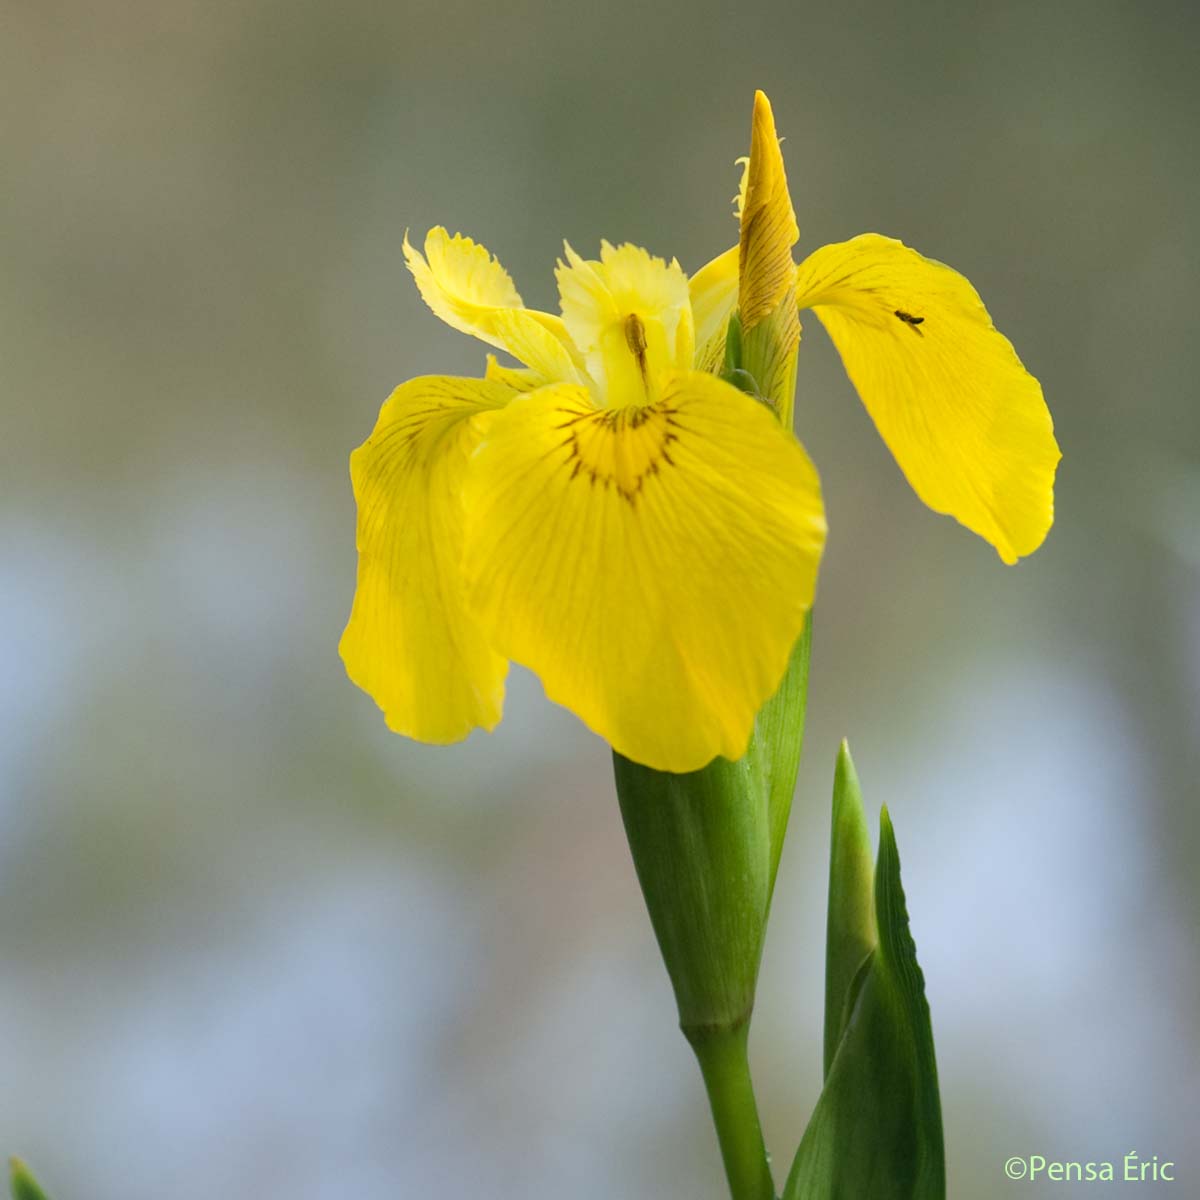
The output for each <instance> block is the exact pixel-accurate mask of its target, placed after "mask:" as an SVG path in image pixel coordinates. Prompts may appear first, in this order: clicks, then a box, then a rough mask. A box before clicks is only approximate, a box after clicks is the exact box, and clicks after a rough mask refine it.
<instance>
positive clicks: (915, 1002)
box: [783, 809, 946, 1200]
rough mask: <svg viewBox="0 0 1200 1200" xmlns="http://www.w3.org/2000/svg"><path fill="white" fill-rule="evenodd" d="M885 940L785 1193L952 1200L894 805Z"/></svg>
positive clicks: (882, 902)
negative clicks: (896, 831) (894, 825)
mask: <svg viewBox="0 0 1200 1200" xmlns="http://www.w3.org/2000/svg"><path fill="white" fill-rule="evenodd" d="M874 894H875V905H874V908H875V922H876V926H877V929H878V937H879V944H878V946H877V948H876V949H875V950H874V951H873V952H872V953H871V955H870V956H869V958H868V959H867V961H866V962H865V963H864V964H863V966H862V967H861V969H860V971H859V973H858V975H857V978H856V982H855V983H853V984H852V985H851V991H852V993H853V996H852V1006H851V1011H850V1013H849V1018H848V1020H847V1021H846V1023H845V1027H844V1029H843V1031H842V1036H841V1040H840V1041H839V1043H838V1046H837V1050H836V1052H835V1054H834V1056H833V1061H832V1064H831V1066H830V1069H829V1071H828V1074H827V1077H826V1080H825V1089H824V1091H823V1092H822V1093H821V1098H820V1100H819V1101H818V1103H817V1107H816V1110H815V1111H814V1112H813V1116H812V1120H811V1121H810V1122H809V1126H808V1129H807V1130H806V1131H805V1134H804V1138H803V1140H802V1141H801V1143H800V1149H799V1150H798V1151H797V1153H796V1159H795V1162H794V1163H793V1165H792V1171H791V1174H790V1175H789V1177H788V1182H787V1187H786V1188H785V1189H784V1194H783V1200H861V1198H862V1197H867V1196H869V1197H870V1198H871V1200H945V1195H946V1182H945V1155H944V1148H943V1142H942V1119H941V1104H940V1101H939V1099H938V1085H937V1065H936V1061H935V1058H934V1050H933V1032H932V1029H931V1026H930V1020H929V1006H928V1004H927V1003H926V1000H925V986H924V978H923V976H922V974H921V969H920V967H919V966H918V965H917V957H916V947H915V945H914V943H913V939H912V936H911V934H910V933H909V928H908V912H907V908H906V906H905V900H904V890H903V888H902V886H901V883H900V856H899V854H898V852H897V850H896V840H895V835H894V832H893V830H892V825H891V821H890V819H889V817H888V814H887V810H886V809H884V811H883V813H882V816H881V818H880V837H879V856H878V860H877V865H876V869H875V883H874Z"/></svg>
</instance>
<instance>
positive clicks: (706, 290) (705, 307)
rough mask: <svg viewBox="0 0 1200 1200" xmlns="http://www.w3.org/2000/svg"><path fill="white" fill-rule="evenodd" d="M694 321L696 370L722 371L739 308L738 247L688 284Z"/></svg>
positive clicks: (718, 257) (715, 260)
mask: <svg viewBox="0 0 1200 1200" xmlns="http://www.w3.org/2000/svg"><path fill="white" fill-rule="evenodd" d="M688 292H689V294H690V295H691V300H692V319H693V320H694V322H695V325H696V361H695V365H696V370H697V371H708V372H714V371H720V369H721V363H722V360H723V359H724V357H725V332H726V330H727V329H728V328H729V318H730V317H731V316H732V315H733V310H734V309H735V308H736V307H737V298H738V247H737V246H732V247H731V248H730V249H728V250H726V251H725V253H724V254H718V255H717V257H716V258H714V259H712V260H711V261H710V262H707V263H705V264H704V266H702V267H701V268H700V270H698V271H697V272H696V273H695V275H693V276H692V277H691V279H689V280H688Z"/></svg>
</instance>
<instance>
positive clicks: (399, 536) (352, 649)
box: [340, 375, 515, 743]
mask: <svg viewBox="0 0 1200 1200" xmlns="http://www.w3.org/2000/svg"><path fill="white" fill-rule="evenodd" d="M514 394H515V393H514V392H513V390H512V389H511V388H510V387H507V386H505V385H504V384H502V383H496V382H486V381H484V380H481V379H454V378H450V377H447V376H440V375H431V376H426V377H424V378H421V379H413V380H410V381H409V382H408V383H405V384H403V385H401V386H400V387H398V388H397V389H396V390H395V391H394V392H393V393H392V394H391V396H390V397H389V398H388V400H387V403H385V404H384V406H383V410H382V411H381V412H380V414H379V421H378V423H377V424H376V426H375V431H374V432H373V433H372V434H371V436H370V437H369V438H368V439H367V440H366V441H365V442H364V443H363V444H362V445H361V446H360V447H359V448H358V449H357V450H355V451H354V453H353V454H352V455H351V456H350V475H351V479H352V480H353V482H354V497H355V500H356V501H357V503H358V586H357V589H356V591H355V593H354V607H353V610H352V611H351V614H350V622H349V624H348V625H347V626H346V632H345V633H344V634H343V635H342V641H341V646H340V651H341V655H342V659H343V661H344V662H345V664H346V671H347V672H348V674H349V675H350V678H351V679H353V680H354V682H355V683H356V684H358V686H359V687H360V688H362V689H363V690H364V691H366V692H369V693H370V695H371V696H372V697H374V699H375V702H376V704H378V705H379V707H380V708H381V709H383V711H384V713H385V714H386V716H387V723H388V725H389V726H390V727H391V728H392V729H394V730H396V731H397V732H398V733H404V734H407V735H408V736H409V737H414V738H419V739H420V740H421V741H424V742H439V743H444V742H453V741H457V740H459V739H460V738H463V737H466V735H467V734H468V733H470V731H471V730H472V729H473V728H475V727H476V726H477V725H481V726H483V727H484V728H485V729H492V728H494V726H495V725H496V723H497V722H498V721H499V720H500V713H501V709H502V706H503V703H504V677H505V674H506V672H507V669H508V664H507V663H506V662H505V660H504V659H503V658H501V657H500V655H498V654H497V653H496V652H495V651H494V650H492V649H491V647H490V646H489V645H488V643H487V640H486V639H485V638H484V636H483V633H482V631H481V630H480V628H479V626H478V625H477V624H476V623H475V621H474V619H473V618H472V617H470V616H469V615H468V613H467V610H466V608H465V605H464V587H463V579H462V573H461V558H462V546H463V502H462V487H463V478H464V475H465V474H466V468H467V460H468V459H469V458H470V455H471V453H472V451H473V450H474V449H475V447H476V445H477V444H478V442H479V438H480V435H481V426H482V424H483V422H484V421H485V419H486V418H488V417H490V416H491V415H492V412H493V410H495V409H497V408H499V407H501V406H502V405H504V404H505V403H507V402H508V400H509V399H510V398H511V397H512V396H513V395H514Z"/></svg>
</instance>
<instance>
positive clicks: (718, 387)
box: [341, 93, 1059, 772]
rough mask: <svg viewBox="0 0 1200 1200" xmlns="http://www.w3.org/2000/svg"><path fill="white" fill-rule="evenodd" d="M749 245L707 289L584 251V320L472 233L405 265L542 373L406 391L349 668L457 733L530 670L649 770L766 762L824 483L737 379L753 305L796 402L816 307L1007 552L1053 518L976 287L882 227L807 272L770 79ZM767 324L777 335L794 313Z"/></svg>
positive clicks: (633, 253)
mask: <svg viewBox="0 0 1200 1200" xmlns="http://www.w3.org/2000/svg"><path fill="white" fill-rule="evenodd" d="M738 208H739V216H740V219H741V239H740V242H739V244H738V245H737V246H734V247H733V248H732V249H731V250H729V251H727V252H726V253H725V254H723V255H721V256H719V257H718V258H716V259H714V260H713V261H712V262H710V263H709V264H708V265H707V266H705V267H703V268H701V270H700V271H698V272H697V273H696V274H695V275H694V276H692V277H691V279H689V278H688V277H687V276H686V275H685V274H684V272H683V270H682V269H681V268H680V266H679V264H678V263H677V262H676V261H674V260H672V261H671V262H669V263H668V262H665V261H664V260H663V259H661V258H656V257H654V256H652V255H651V254H649V253H648V252H647V251H646V250H643V249H641V248H640V247H637V246H632V245H620V246H613V245H610V244H609V243H607V242H604V243H602V244H601V250H600V257H599V259H596V260H587V259H584V258H582V257H580V256H579V255H578V254H576V253H575V251H574V250H573V249H572V248H571V247H570V246H566V247H565V252H564V259H563V260H562V261H560V262H559V264H558V269H557V272H556V276H557V281H558V290H559V297H560V304H561V316H556V315H552V314H549V313H542V312H537V311H534V310H532V309H528V308H526V307H525V305H524V303H523V302H522V300H521V297H520V295H519V294H518V293H517V291H516V288H515V287H514V285H513V282H512V280H511V278H510V277H509V275H508V273H507V272H506V271H505V270H504V269H503V267H501V266H500V264H499V262H497V261H496V259H494V258H493V257H492V256H491V255H490V254H489V253H488V251H487V250H485V249H484V248H483V247H482V246H480V245H477V244H476V243H475V242H473V241H472V240H471V239H469V238H466V237H463V236H461V235H455V236H454V237H451V236H450V235H449V234H448V233H447V232H446V230H445V229H443V228H440V227H439V228H435V229H433V230H431V231H430V232H429V234H428V235H427V237H426V239H425V243H424V253H421V252H420V251H418V250H416V249H415V248H414V247H412V246H411V245H410V244H409V242H408V240H407V238H406V239H405V243H404V253H405V258H406V260H407V263H408V267H409V269H410V271H411V272H412V274H413V277H414V278H415V280H416V283H417V287H418V288H419V289H420V293H421V295H422V297H423V298H424V300H425V302H426V303H427V304H428V306H429V307H430V308H431V309H432V310H433V312H434V313H435V314H436V315H437V316H439V317H440V318H441V319H442V320H443V321H445V322H446V323H447V324H449V325H450V326H452V327H453V328H455V329H458V330H460V331H461V332H463V333H467V334H471V335H473V336H475V337H477V338H479V339H480V340H482V341H484V342H486V343H488V344H489V345H491V346H493V347H495V348H497V349H499V350H503V351H505V352H506V353H507V354H509V355H511V356H512V358H514V359H516V360H517V361H518V362H519V363H521V364H523V365H522V366H520V367H508V366H503V365H501V364H500V363H499V362H498V361H497V360H496V358H495V357H494V356H493V355H489V356H488V360H487V368H486V371H485V374H484V376H483V378H482V379H470V378H457V377H450V376H426V377H422V378H418V379H413V380H410V381H409V382H407V383H405V384H402V385H401V386H400V387H399V388H397V389H396V390H395V392H393V393H392V395H391V396H390V397H389V398H388V400H387V402H386V403H385V404H384V406H383V410H382V412H381V413H380V416H379V420H378V423H377V424H376V426H375V430H374V432H373V433H372V434H371V436H370V437H369V438H368V439H367V441H366V442H365V443H364V444H363V445H362V446H361V447H359V449H358V450H356V451H355V452H354V454H353V455H352V456H351V477H352V480H353V484H354V493H355V498H356V501H357V505H358V538H357V540H358V552H359V566H358V583H357V590H356V593H355V598H354V606H353V610H352V612H351V616H350V621H349V624H348V625H347V628H346V631H345V634H344V635H343V638H342V642H341V654H342V657H343V659H344V661H345V664H346V668H347V671H348V672H349V674H350V676H351V678H352V679H353V680H354V682H355V683H357V684H358V685H359V686H360V687H362V688H363V689H364V690H365V691H367V692H369V693H370V694H371V695H372V696H373V697H374V699H375V700H376V702H377V703H378V704H379V706H380V707H381V708H382V709H383V711H384V713H385V715H386V718H387V722H388V725H389V726H390V727H391V728H393V729H395V730H396V731H398V732H400V733H404V734H407V735H409V736H411V737H414V738H418V739H420V740H422V741H427V742H438V743H445V742H452V741H456V740H459V739H461V738H462V737H465V736H466V734H468V733H469V732H470V731H471V730H472V729H474V728H476V727H483V728H485V729H492V728H493V727H494V726H495V725H496V724H497V723H498V722H499V720H500V716H501V710H502V704H503V695H504V680H505V675H506V672H507V668H508V663H509V661H510V660H511V661H514V662H518V663H521V664H523V665H525V666H527V667H529V668H530V669H531V670H532V671H534V672H535V673H536V674H537V675H538V676H539V678H540V679H541V681H542V684H543V686H544V688H545V690H546V694H547V695H548V696H549V697H550V698H551V699H552V700H555V701H557V702H558V703H560V704H562V705H564V706H566V707H567V708H569V709H571V710H572V711H573V712H575V713H576V714H577V715H578V716H579V717H580V718H581V719H582V720H583V721H584V722H585V723H586V724H587V725H588V726H589V727H590V728H592V729H593V730H594V731H595V732H596V733H598V734H600V735H601V736H602V737H603V738H605V739H606V740H607V741H608V742H609V743H610V744H611V745H612V747H613V748H614V750H616V751H617V752H619V753H620V754H622V755H624V756H625V757H627V758H631V759H633V760H635V761H637V762H641V763H644V764H646V765H648V766H651V767H655V768H658V769H660V770H666V771H677V772H682V771H690V770H694V769H698V768H700V767H702V766H704V765H705V764H706V763H707V762H709V761H710V760H711V759H712V758H714V757H715V756H717V755H724V756H725V757H727V758H730V759H737V758H739V757H741V755H742V754H743V753H744V752H745V750H746V746H747V744H748V741H749V738H750V735H751V732H752V729H753V726H754V719H755V716H756V714H757V713H758V711H759V709H760V708H761V707H762V705H763V704H764V702H765V701H766V700H768V699H769V698H770V696H771V695H772V694H773V692H774V690H775V689H776V688H777V686H778V685H779V682H780V679H781V678H782V676H783V673H784V670H785V668H786V665H787V662H788V658H789V655H790V652H791V649H792V646H793V645H794V643H795V641H796V639H797V637H798V636H799V634H800V632H801V630H802V628H803V625H804V621H805V617H806V614H807V612H808V609H809V608H810V607H811V605H812V602H813V596H814V591H815V586H816V578H817V569H818V565H819V561H820V557H821V552H822V549H823V546H824V540H825V532H826V527H825V517H824V510H823V506H822V502H821V493H820V485H819V482H818V478H817V474H816V471H815V469H814V468H813V466H812V463H811V462H810V461H809V458H808V456H807V454H806V453H805V451H804V449H803V448H802V447H801V445H800V443H799V442H798V441H797V440H796V438H795V437H794V436H793V434H792V432H791V429H790V420H788V422H787V425H786V426H785V424H784V423H782V422H781V421H780V420H779V419H778V417H777V415H776V413H775V412H773V411H772V408H771V407H770V406H768V405H766V404H763V403H761V402H760V401H759V399H756V398H755V397H753V396H751V395H748V394H746V392H744V391H742V390H740V389H739V388H738V387H735V386H733V384H732V383H730V382H727V381H726V380H724V379H722V378H721V377H720V376H719V374H717V373H716V372H719V371H720V370H721V366H722V363H723V360H724V356H725V340H726V330H727V329H728V327H729V323H730V318H731V316H733V315H734V313H735V312H737V313H738V315H739V318H740V328H741V329H742V330H744V331H745V337H746V339H747V343H748V345H749V343H751V342H752V340H753V339H754V337H755V336H756V332H755V331H756V330H757V331H758V334H760V335H761V334H763V333H764V332H766V333H769V335H770V336H769V337H762V338H761V339H760V340H761V343H762V352H761V353H759V354H758V355H757V356H756V357H755V365H756V367H757V372H758V373H757V374H756V375H755V381H756V385H757V388H758V390H759V391H760V392H761V393H762V395H764V396H766V397H768V398H771V397H776V398H777V399H776V404H775V407H776V408H777V409H778V410H779V411H780V413H781V414H782V415H783V416H785V417H789V416H790V394H791V386H792V380H793V378H794V370H795V348H796V344H797V343H798V341H799V337H800V326H799V322H798V320H797V319H796V313H797V310H798V309H802V308H811V309H812V310H813V311H815V312H816V314H817V316H818V318H819V319H820V320H821V322H822V323H823V324H824V326H825V328H826V329H827V330H828V332H829V334H830V336H831V337H832V339H833V341H834V344H835V345H836V346H837V349H838V351H839V352H840V354H841V356H842V360H843V362H844V364H845V366H846V369H847V372H848V374H849V376H850V378H851V380H852V381H853V383H854V384H855V387H856V388H857V390H858V392H859V395H860V397H861V398H862V400H863V403H864V404H865V405H866V407H867V409H868V411H869V412H870V414H871V416H872V418H873V419H874V421H875V424H876V426H877V427H878V429H879V432H880V434H881V435H882V436H883V438H884V441H885V442H886V443H887V445H888V447H889V448H890V449H891V451H892V453H893V455H894V456H895V458H896V461H897V462H898V463H899V465H900V467H901V469H902V470H903V471H904V473H905V475H906V476H907V478H908V480H909V482H910V484H911V485H912V487H913V488H914V490H915V491H916V492H917V494H918V496H920V497H921V499H922V500H924V501H925V503H926V504H928V505H929V506H930V507H931V508H933V509H935V510H936V511H938V512H943V513H948V514H951V515H953V516H954V517H956V518H957V519H958V520H959V521H960V522H961V523H962V524H963V525H965V526H966V527H967V528H968V529H971V530H973V531H974V532H976V533H978V534H979V535H980V536H982V537H983V538H985V539H986V540H987V541H989V542H990V543H991V544H992V545H993V546H994V547H995V548H996V550H997V551H998V552H999V554H1000V557H1001V558H1002V559H1003V560H1004V561H1005V562H1010V563H1011V562H1015V561H1016V560H1017V558H1018V557H1019V556H1022V555H1026V554H1029V553H1031V552H1032V551H1033V550H1034V549H1036V547H1037V546H1038V545H1039V544H1040V543H1041V541H1042V540H1043V539H1044V537H1045V535H1046V532H1047V531H1048V529H1049V527H1050V524H1051V522H1052V519H1053V479H1054V471H1055V466H1056V464H1057V461H1058V458H1059V453H1058V447H1057V445H1056V444H1055V441H1054V435H1053V430H1052V424H1051V420H1050V414H1049V412H1048V411H1047V409H1046V406H1045V403H1044V402H1043V399H1042V393H1041V388H1040V386H1039V385H1038V383H1037V381H1036V380H1035V379H1034V378H1033V377H1032V376H1031V375H1029V374H1028V373H1027V372H1026V371H1025V369H1024V367H1023V366H1022V365H1021V363H1020V361H1019V359H1018V358H1017V356H1016V354H1015V352H1014V351H1013V349H1012V346H1011V345H1010V344H1009V342H1008V341H1007V340H1006V339H1005V338H1004V337H1003V336H1002V335H1001V334H999V333H998V332H997V331H996V330H995V329H994V328H993V327H992V323H991V320H990V318H989V316H988V314H987V311H986V310H985V308H984V307H983V304H982V302H981V301H980V300H979V297H978V296H977V294H976V293H975V290H974V289H973V288H972V287H971V285H970V284H969V283H968V282H967V281H966V279H964V278H963V277H962V276H961V275H959V274H957V273H956V272H954V271H952V270H951V269H950V268H949V267H946V266H943V265H942V264H940V263H937V262H933V261H931V260H929V259H926V258H923V257H921V256H920V255H919V254H917V253H916V252H915V251H913V250H911V249H909V248H908V247H906V246H904V245H903V244H902V243H900V242H898V241H894V240H892V239H890V238H885V237H881V236H879V235H878V234H864V235H862V236H861V237H857V238H854V239H852V240H851V241H849V242H844V243H838V244H834V245H829V246H824V247H822V248H820V249H818V250H816V251H815V252H814V253H813V254H811V255H810V256H809V257H808V258H807V259H805V260H804V261H803V262H802V263H801V264H800V266H799V267H798V268H796V267H795V266H794V263H793V259H792V255H791V247H792V246H793V245H794V244H795V242H796V241H797V240H798V236H799V235H798V229H797V227H796V222H795V216H794V214H793V212H792V207H791V202H790V199H789V197H788V191H787V184H786V178H785V176H784V173H783V162H782V157H781V155H780V152H779V142H778V139H777V137H776V135H775V128H774V122H773V119H772V116H771V111H770V106H769V105H768V104H767V102H766V98H765V97H764V96H762V94H761V93H759V95H758V97H757V98H756V104H755V119H754V127H753V139H752V148H751V156H750V159H749V162H748V165H747V167H746V170H745V172H744V175H743V184H742V190H741V195H740V197H739V204H738ZM766 322H774V324H772V325H770V326H767V325H766V324H765V323H766Z"/></svg>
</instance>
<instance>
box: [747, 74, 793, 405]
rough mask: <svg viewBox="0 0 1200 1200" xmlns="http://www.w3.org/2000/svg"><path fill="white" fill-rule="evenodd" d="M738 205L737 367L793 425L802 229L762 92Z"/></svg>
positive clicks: (756, 99)
mask: <svg viewBox="0 0 1200 1200" xmlns="http://www.w3.org/2000/svg"><path fill="white" fill-rule="evenodd" d="M739 208H740V213H739V216H740V219H741V238H740V241H739V244H738V313H739V316H740V319H741V325H742V346H743V361H742V364H741V365H742V366H743V367H744V368H745V370H747V371H748V372H749V373H750V375H751V376H752V377H753V378H754V379H755V380H756V381H757V384H758V388H759V390H760V393H761V395H762V396H763V397H765V398H766V399H767V400H769V401H770V402H771V404H772V406H773V407H774V408H775V411H776V412H777V413H778V414H779V417H780V419H781V420H782V421H783V423H784V424H785V425H786V426H787V427H788V428H790V427H791V422H792V403H793V400H794V393H795V388H796V351H797V349H798V348H799V345H800V318H799V316H798V315H797V311H796V264H795V262H794V261H793V259H792V247H793V246H794V245H795V244H796V242H797V241H799V239H800V230H799V228H798V227H797V225H796V214H795V212H794V211H793V209H792V200H791V197H790V196H789V195H788V186H787V176H786V175H785V174H784V170H783V154H782V153H781V152H780V149H779V135H778V134H777V133H776V132H775V118H774V116H773V115H772V113H771V103H770V101H769V100H768V99H767V98H766V96H764V95H763V93H762V92H756V93H755V95H754V122H753V124H752V126H751V131H750V158H749V160H748V162H747V164H746V170H745V174H744V175H743V177H742V187H741V194H740V196H739Z"/></svg>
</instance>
